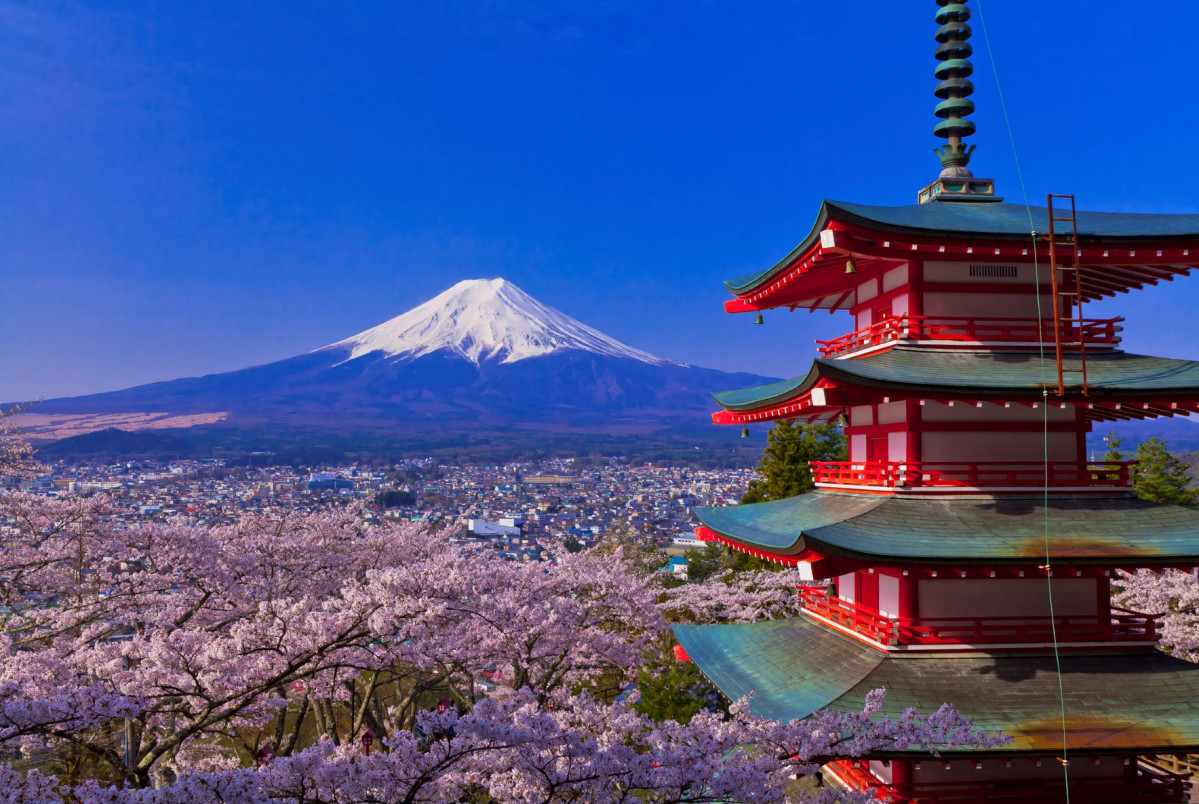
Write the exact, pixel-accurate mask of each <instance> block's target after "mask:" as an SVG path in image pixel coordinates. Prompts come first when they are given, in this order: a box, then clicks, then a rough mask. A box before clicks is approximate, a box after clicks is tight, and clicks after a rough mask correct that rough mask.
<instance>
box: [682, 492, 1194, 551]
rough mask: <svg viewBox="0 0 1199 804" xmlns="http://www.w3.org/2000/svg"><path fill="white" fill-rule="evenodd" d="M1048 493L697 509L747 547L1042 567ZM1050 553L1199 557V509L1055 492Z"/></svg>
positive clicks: (825, 495) (818, 498)
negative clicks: (1058, 494) (1062, 494)
mask: <svg viewBox="0 0 1199 804" xmlns="http://www.w3.org/2000/svg"><path fill="white" fill-rule="evenodd" d="M1045 505H1046V501H1045V498H1044V497H1043V496H1032V495H1030V496H1012V497H1007V496H1005V497H990V496H973V497H968V498H967V497H958V498H941V499H924V498H920V499H912V498H905V497H897V496H889V495H887V496H885V495H865V494H842V493H836V492H826V491H814V492H811V493H809V494H802V495H799V496H796V497H789V498H787V499H785V500H776V501H773V502H765V503H754V504H751V505H738V506H723V507H711V508H696V509H695V511H694V512H695V515H696V517H697V518H698V519H699V521H700V523H701V524H702V526H703V527H705V528H707V529H708V530H710V531H711V532H712V533H714V534H716V535H718V536H720V537H723V538H724V539H726V540H728V541H730V542H733V543H735V544H736V545H738V546H740V547H742V548H744V549H747V550H749V551H751V552H760V553H763V554H766V555H771V556H779V557H782V558H789V559H791V558H795V557H801V556H803V557H810V556H813V555H818V556H824V557H832V558H841V559H847V560H850V561H853V562H861V563H863V564H867V565H871V566H893V567H902V566H927V565H930V564H935V565H941V566H967V565H977V566H998V565H1022V566H1039V565H1041V564H1044V563H1045V556H1046V549H1045V517H1046V511H1045ZM1048 505H1049V511H1048V514H1049V521H1050V523H1051V526H1052V527H1051V528H1050V536H1049V558H1050V560H1051V561H1052V562H1055V563H1062V564H1065V565H1068V566H1071V565H1073V566H1078V565H1097V566H1106V567H1117V566H1127V565H1129V564H1136V565H1137V566H1192V565H1197V564H1199V511H1195V510H1192V509H1190V508H1184V507H1181V506H1174V505H1161V504H1159V503H1153V502H1148V501H1146V500H1141V499H1138V498H1137V497H1134V496H1132V495H1129V494H1115V495H1110V496H1102V497H1097V496H1079V497H1062V496H1055V497H1051V498H1050V499H1049V502H1048Z"/></svg>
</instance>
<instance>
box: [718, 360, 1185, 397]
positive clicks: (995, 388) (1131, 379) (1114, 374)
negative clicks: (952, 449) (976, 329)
mask: <svg viewBox="0 0 1199 804" xmlns="http://www.w3.org/2000/svg"><path fill="white" fill-rule="evenodd" d="M1062 364H1063V369H1064V370H1065V371H1066V372H1072V371H1080V370H1081V368H1082V365H1081V364H1082V358H1081V357H1080V356H1079V355H1077V354H1066V355H1063V358H1062ZM1086 369H1087V385H1088V395H1089V397H1092V398H1093V397H1104V396H1106V397H1131V396H1135V395H1138V394H1153V395H1155V396H1161V395H1163V394H1178V395H1190V396H1195V395H1199V361H1194V360H1180V359H1177V358H1170V357H1154V356H1151V355H1137V354H1132V353H1130V352H1124V351H1120V350H1116V349H1113V350H1110V351H1103V352H1099V351H1096V352H1091V353H1088V354H1087V357H1086ZM1054 373H1055V363H1054V360H1053V359H1052V357H1051V356H1049V355H1045V356H1044V357H1042V354H1041V352H1040V351H1039V350H1036V349H1032V350H1028V351H1024V350H1011V349H1005V350H1002V351H999V350H985V349H930V348H929V347H926V346H903V345H899V346H895V347H892V348H890V349H886V350H883V351H880V352H875V353H873V354H870V355H866V356H864V357H858V358H848V359H837V358H818V359H816V360H815V361H813V363H812V367H811V368H810V369H809V370H808V373H807V374H805V375H803V376H802V377H794V378H791V379H787V380H779V381H777V382H772V383H766V384H764V385H755V386H750V387H748V388H738V389H733V390H729V391H718V392H716V393H714V394H713V397H714V398H715V399H716V402H717V403H718V404H719V405H720V406H721V407H722V408H724V409H725V410H728V411H735V412H740V411H749V410H757V409H760V408H765V407H769V406H772V405H776V404H781V403H782V402H785V401H787V400H791V399H795V398H798V397H801V396H803V395H804V394H806V393H808V392H810V391H811V390H812V389H813V388H815V387H816V386H817V383H818V382H819V381H821V380H827V381H830V382H832V383H833V384H837V383H845V384H849V385H856V386H865V387H871V388H880V389H891V390H896V391H908V392H914V393H926V394H930V395H932V394H935V393H936V392H937V391H941V392H944V393H951V394H957V395H963V396H971V395H975V396H979V397H984V398H991V399H995V398H997V397H998V396H1001V395H1003V394H1005V393H1008V394H1018V395H1019V394H1023V395H1029V394H1035V395H1040V394H1041V392H1042V390H1043V389H1044V388H1045V387H1046V385H1047V384H1049V383H1050V379H1051V378H1050V375H1051V374H1054Z"/></svg>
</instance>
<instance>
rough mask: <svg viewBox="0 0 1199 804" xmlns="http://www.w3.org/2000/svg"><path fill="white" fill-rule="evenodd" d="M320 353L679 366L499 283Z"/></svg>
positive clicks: (471, 286)
mask: <svg viewBox="0 0 1199 804" xmlns="http://www.w3.org/2000/svg"><path fill="white" fill-rule="evenodd" d="M325 348H326V349H330V350H332V349H339V348H342V349H344V348H348V349H350V359H351V360H353V359H354V358H357V357H362V356H363V355H368V354H371V353H373V352H382V353H383V354H384V355H386V356H387V357H389V358H394V357H405V358H411V359H416V358H418V357H422V356H424V355H427V354H432V353H433V352H438V351H446V352H450V353H452V354H457V355H459V356H461V357H464V358H466V359H467V360H469V361H470V362H472V363H474V364H475V365H476V366H477V365H479V364H480V363H485V362H491V361H498V362H500V363H515V362H517V361H518V360H525V359H527V358H531V357H542V356H544V355H548V354H552V353H554V352H564V351H569V350H572V349H577V350H579V351H582V352H591V353H593V354H597V355H606V356H608V357H621V358H628V359H630V360H640V361H641V362H643V363H649V364H651V365H655V366H665V365H681V364H679V363H672V361H669V360H663V359H662V358H660V357H654V356H653V355H651V354H649V353H648V352H643V351H641V350H640V349H634V348H633V347H632V346H627V345H625V344H623V343H621V342H620V341H618V340H616V339H614V338H609V337H608V336H607V335H605V334H604V333H602V332H599V331H598V330H594V329H592V328H591V327H589V326H587V325H586V324H581V323H579V322H578V321H575V320H574V319H573V318H571V317H570V316H568V315H565V314H564V313H561V312H559V311H558V310H555V309H554V308H553V307H548V306H546V305H544V304H542V303H541V302H539V301H537V300H536V299H534V298H533V297H532V296H530V295H529V294H527V293H525V292H524V291H523V290H521V289H520V288H518V287H517V286H516V285H514V284H512V283H511V282H509V281H507V280H505V279H468V280H466V281H463V282H459V283H458V284H456V285H454V286H453V287H452V288H450V289H449V290H447V291H445V292H444V293H441V294H440V295H438V296H436V297H434V298H432V299H430V300H429V301H427V302H425V303H424V304H422V305H420V306H419V307H414V308H413V309H411V310H409V311H408V312H406V313H404V314H403V315H400V316H397V317H395V318H393V319H391V320H390V321H387V322H384V323H382V324H380V325H379V326H377V327H372V328H371V329H368V330H366V331H365V332H360V333H358V334H357V335H354V336H352V337H349V338H346V339H345V340H342V341H338V342H337V343H335V344H333V345H331V346H327V347H325Z"/></svg>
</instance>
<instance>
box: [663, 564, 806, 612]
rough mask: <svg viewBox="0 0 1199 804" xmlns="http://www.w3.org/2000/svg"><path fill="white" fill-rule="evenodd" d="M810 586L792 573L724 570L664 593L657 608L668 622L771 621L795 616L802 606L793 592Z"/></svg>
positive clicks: (794, 570) (795, 571)
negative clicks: (700, 581)
mask: <svg viewBox="0 0 1199 804" xmlns="http://www.w3.org/2000/svg"><path fill="white" fill-rule="evenodd" d="M811 583H812V581H810V580H808V581H805V580H804V579H803V578H802V577H801V575H800V572H799V570H796V569H785V570H778V571H773V570H750V571H747V572H737V571H734V570H727V571H726V572H724V573H722V574H720V575H718V576H714V577H712V578H709V579H707V580H706V581H704V582H703V583H692V584H686V585H684V586H678V587H675V588H672V589H667V590H665V591H664V592H663V594H662V595H661V597H660V598H659V601H658V608H659V610H661V611H662V612H663V613H664V614H666V616H667V617H668V618H669V619H670V620H671V621H672V622H685V623H710V622H733V623H746V622H756V621H758V620H775V619H779V618H781V617H791V616H795V615H797V614H799V611H800V609H801V608H803V606H802V605H801V602H800V597H799V595H798V594H797V593H796V589H797V587H800V586H806V585H810V584H811Z"/></svg>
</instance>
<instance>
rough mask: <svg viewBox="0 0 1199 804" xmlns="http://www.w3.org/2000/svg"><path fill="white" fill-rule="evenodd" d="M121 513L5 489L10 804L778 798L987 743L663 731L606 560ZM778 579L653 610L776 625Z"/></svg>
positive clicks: (902, 733) (967, 732) (869, 735)
mask: <svg viewBox="0 0 1199 804" xmlns="http://www.w3.org/2000/svg"><path fill="white" fill-rule="evenodd" d="M115 514H116V509H115V503H114V502H113V501H111V500H109V499H108V498H106V497H104V496H102V495H97V496H93V497H89V498H80V497H74V496H68V497H65V498H62V499H54V498H49V497H43V496H39V495H34V494H27V493H18V492H7V493H0V534H2V535H3V539H4V543H5V544H6V546H7V547H6V549H5V550H4V551H0V610H2V611H3V617H2V618H0V752H3V754H4V755H6V756H9V757H11V756H14V755H15V754H17V753H19V754H21V755H22V757H23V764H24V765H25V766H26V767H28V766H29V765H33V766H35V767H34V769H32V770H25V771H23V772H20V773H18V772H16V771H14V770H13V769H12V767H10V766H5V765H0V791H3V792H0V801H3V800H7V801H13V802H17V801H19V802H54V804H62V802H65V801H81V802H89V803H90V802H97V804H98V803H99V802H111V804H118V802H119V803H122V804H123V803H124V802H146V803H147V804H150V803H152V802H164V803H165V802H227V803H230V804H242V803H243V802H245V803H247V804H249V803H250V802H295V803H296V804H301V803H302V804H318V803H323V802H329V804H334V803H335V802H336V804H343V802H432V801H438V802H441V801H498V802H532V801H538V802H582V801H588V802H590V801H595V802H608V801H610V802H625V801H628V802H632V801H647V802H682V801H689V802H704V801H726V800H730V799H732V800H738V801H744V802H781V801H783V800H784V786H785V784H786V780H787V778H788V777H789V776H791V775H793V774H796V773H799V774H805V773H811V772H813V771H814V770H815V769H816V768H817V767H818V766H819V765H820V764H821V763H823V762H826V761H828V760H829V759H832V758H834V757H842V756H859V755H861V754H863V753H865V752H868V751H874V750H881V749H897V748H910V747H918V748H921V749H925V750H930V751H931V750H935V749H936V748H937V747H938V746H946V745H977V744H989V743H990V742H994V741H995V740H996V739H998V738H996V737H994V736H992V735H981V734H977V733H975V732H973V731H972V730H971V728H970V726H969V724H967V723H965V722H964V721H963V720H962V719H961V718H960V717H958V716H957V715H956V714H954V713H953V712H952V710H950V709H948V708H945V709H943V710H941V711H939V712H936V713H933V714H931V715H927V716H920V715H917V714H916V713H914V712H907V713H904V715H903V716H902V717H901V718H899V719H898V720H896V721H889V720H886V719H884V718H880V717H879V716H878V710H879V705H880V702H881V694H882V693H881V692H880V693H877V694H874V695H872V696H871V698H870V699H868V700H867V701H865V702H864V708H863V710H862V711H861V712H855V713H849V714H845V713H841V714H832V713H820V714H818V715H816V716H814V717H812V718H809V719H807V720H803V721H796V722H793V723H787V724H779V723H772V722H769V721H764V720H760V719H757V718H754V717H752V716H751V715H750V714H749V713H748V708H747V703H746V702H745V701H742V702H738V703H736V704H734V705H733V706H732V707H731V708H730V710H729V712H728V713H721V712H715V711H702V712H699V713H698V714H696V715H695V716H694V717H691V718H690V720H689V721H688V722H686V723H677V722H674V721H670V720H667V721H664V722H656V721H655V720H653V719H652V718H650V717H648V716H646V715H644V714H641V713H639V712H638V711H637V710H636V709H635V702H636V695H635V693H634V694H632V695H627V696H625V698H624V699H623V700H620V699H618V698H617V696H616V693H617V692H618V691H619V690H621V689H622V688H626V687H627V685H628V683H629V682H630V681H631V680H632V679H633V678H634V677H635V674H636V673H637V671H638V670H639V669H641V667H642V666H643V664H644V662H645V657H646V655H647V650H648V648H649V647H650V646H652V645H654V644H657V643H660V642H661V640H662V639H663V638H664V635H665V634H666V620H665V617H664V616H663V613H662V610H661V609H660V607H659V605H658V604H657V599H658V597H659V595H660V594H662V591H663V590H662V587H661V584H660V581H659V579H658V577H657V575H656V574H647V573H638V572H629V571H627V569H626V567H625V562H624V561H623V560H622V559H621V556H620V554H619V553H617V554H614V555H611V556H603V555H598V554H587V553H583V554H579V555H572V556H566V557H563V558H562V559H561V561H560V562H557V563H546V564H532V565H518V564H513V563H509V562H503V561H498V560H485V559H484V560H462V559H460V558H459V556H458V554H457V551H456V550H455V549H454V548H453V547H452V545H450V544H449V543H448V541H447V540H446V539H445V538H444V535H443V534H436V533H431V532H429V531H428V530H426V529H424V528H422V527H421V526H419V525H416V524H412V523H404V524H394V523H386V522H384V523H374V524H372V523H368V522H367V517H366V516H365V511H364V510H362V509H361V508H358V507H355V506H352V505H351V506H345V507H339V508H330V509H328V510H321V511H316V512H291V513H276V514H260V515H253V516H247V517H244V518H242V519H240V520H238V521H237V522H235V523H233V524H230V525H220V526H195V525H191V524H185V523H181V522H175V523H165V524H163V523H158V524H152V525H146V526H140V527H129V526H123V525H122V523H121V522H120V520H119V517H117V516H116V515H115ZM767 575H769V576H772V577H769V578H767V577H765V576H767ZM788 576H789V574H788V573H764V574H763V577H761V578H755V579H752V580H751V581H750V583H749V585H748V586H747V587H746V588H745V589H744V590H742V591H741V592H740V594H741V596H742V597H741V598H736V597H735V595H734V590H730V589H719V588H716V586H717V585H722V586H725V587H728V586H729V585H728V584H721V582H720V581H719V580H716V581H713V584H714V585H713V588H711V589H706V590H700V589H690V588H688V589H685V590H683V591H677V592H671V594H672V595H674V597H673V598H672V600H673V603H669V604H666V603H665V602H664V604H663V605H667V606H670V605H673V606H674V607H675V608H678V609H683V610H686V611H687V612H688V615H687V616H689V617H691V618H693V619H700V618H706V619H713V618H718V619H722V620H751V619H758V618H761V617H765V616H774V615H777V614H779V613H786V612H788V611H790V610H791V609H789V608H788V607H789V606H793V605H794V604H793V603H791V602H788V601H789V598H787V596H786V595H785V594H783V593H782V590H783V588H784V585H785V584H788V583H790V584H791V585H792V594H793V592H794V579H793V578H790V577H788ZM755 600H756V601H757V602H755ZM484 680H486V681H487V682H488V689H489V690H490V694H488V695H483V694H482V693H481V692H480V689H481V688H482V687H483V686H484V685H483V684H482V682H483V681H484ZM437 698H445V699H448V700H449V704H448V705H447V706H445V707H444V708H438V710H436V711H434V710H432V709H431V704H432V702H433V701H434V700H436V699H437ZM372 746H374V747H375V748H374V750H373V751H372V750H371V747H372ZM68 758H69V759H71V762H67V761H66V760H67V759H68ZM68 765H69V766H70V767H71V768H75V769H76V770H71V771H70V772H69V773H68V772H65V771H64V770H63V769H64V768H67V766H68ZM79 768H82V769H83V770H78V769H79ZM55 772H57V773H58V775H57V776H56V775H55ZM830 795H831V794H826V795H825V797H826V798H829V796H830ZM5 797H7V798H5Z"/></svg>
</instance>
